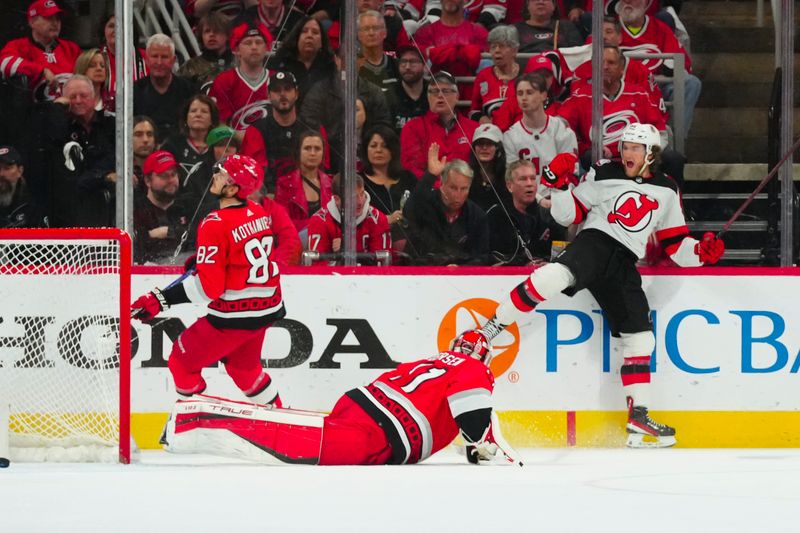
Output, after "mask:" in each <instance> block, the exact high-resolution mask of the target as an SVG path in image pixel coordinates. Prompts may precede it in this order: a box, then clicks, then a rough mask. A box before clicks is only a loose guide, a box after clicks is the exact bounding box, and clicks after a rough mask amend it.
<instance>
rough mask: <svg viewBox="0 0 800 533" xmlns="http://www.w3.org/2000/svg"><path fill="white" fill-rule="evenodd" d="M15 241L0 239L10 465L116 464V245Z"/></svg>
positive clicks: (0, 378) (3, 393)
mask: <svg viewBox="0 0 800 533" xmlns="http://www.w3.org/2000/svg"><path fill="white" fill-rule="evenodd" d="M23 239H24V237H21V238H20V240H11V239H7V238H2V239H0V301H2V302H3V304H2V311H1V312H0V318H1V319H2V322H1V323H0V364H2V368H0V385H2V389H0V400H2V401H3V402H6V403H7V404H8V405H9V414H10V417H9V440H10V445H11V459H12V460H25V461H31V460H66V461H105V460H110V461H115V460H117V453H118V449H117V447H118V445H119V435H120V433H119V428H120V413H119V366H120V357H119V354H120V349H119V319H120V316H119V315H120V308H119V298H120V283H121V259H120V243H119V242H118V241H117V240H106V239H94V240H71V241H58V240H23Z"/></svg>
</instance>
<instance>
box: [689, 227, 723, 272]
mask: <svg viewBox="0 0 800 533" xmlns="http://www.w3.org/2000/svg"><path fill="white" fill-rule="evenodd" d="M694 253H696V254H697V256H698V257H699V258H700V262H701V263H703V264H704V265H713V264H716V262H717V261H719V260H720V259H721V258H722V254H724V253H725V243H724V242H723V241H722V239H718V238H717V236H716V235H714V234H713V233H711V232H710V231H707V232H706V233H705V234H703V239H702V240H701V241H700V242H698V243H697V244H696V245H695V247H694Z"/></svg>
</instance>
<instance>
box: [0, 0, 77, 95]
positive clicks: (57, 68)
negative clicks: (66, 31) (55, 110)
mask: <svg viewBox="0 0 800 533" xmlns="http://www.w3.org/2000/svg"><path fill="white" fill-rule="evenodd" d="M63 12H64V10H63V9H61V8H60V7H59V6H58V4H56V3H55V1H54V0H36V1H35V2H33V3H32V4H31V5H30V7H28V26H29V27H30V29H31V35H30V36H28V37H21V38H19V39H13V40H11V41H9V42H7V43H6V45H5V46H4V47H3V49H2V50H0V76H2V77H3V78H11V77H12V76H15V75H22V76H27V77H28V80H29V86H30V89H31V91H32V92H33V95H34V99H36V100H38V101H43V100H55V99H56V98H58V97H59V96H61V87H62V86H63V84H64V83H66V81H67V80H68V79H69V78H70V77H71V76H72V72H73V67H74V66H75V60H76V59H78V56H79V55H80V54H81V49H80V47H79V46H78V45H77V44H75V43H73V42H72V41H67V40H66V39H60V38H59V34H60V33H61V14H62V13H63Z"/></svg>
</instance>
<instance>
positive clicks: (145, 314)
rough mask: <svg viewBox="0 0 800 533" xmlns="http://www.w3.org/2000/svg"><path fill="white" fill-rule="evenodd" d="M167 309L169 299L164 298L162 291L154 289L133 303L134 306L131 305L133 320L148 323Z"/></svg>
mask: <svg viewBox="0 0 800 533" xmlns="http://www.w3.org/2000/svg"><path fill="white" fill-rule="evenodd" d="M165 309H169V304H168V303H167V299H166V298H164V294H163V293H162V292H161V291H160V290H158V289H153V292H148V293H147V294H145V295H144V296H140V297H139V299H138V300H136V301H135V302H133V305H131V318H136V319H138V320H141V321H142V322H145V323H147V322H149V321H150V320H153V319H154V318H155V317H156V315H158V313H160V312H161V311H164V310H165Z"/></svg>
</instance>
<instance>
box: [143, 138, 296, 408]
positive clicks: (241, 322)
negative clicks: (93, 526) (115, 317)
mask: <svg viewBox="0 0 800 533" xmlns="http://www.w3.org/2000/svg"><path fill="white" fill-rule="evenodd" d="M263 180H264V172H263V169H262V167H261V166H260V165H258V164H257V163H256V162H255V161H254V160H253V159H252V158H250V157H247V156H241V155H238V154H237V155H231V156H228V158H227V159H225V161H224V163H223V164H222V166H221V168H219V170H218V172H216V173H215V174H214V177H213V183H212V186H211V189H210V191H211V193H212V194H217V195H219V197H220V208H219V209H217V210H215V211H212V212H211V213H210V214H209V215H208V216H206V218H205V219H203V221H202V222H201V223H200V226H199V228H198V230H197V255H196V256H195V258H196V267H195V268H196V273H194V275H189V276H187V277H186V278H185V279H184V280H183V281H182V282H181V283H178V284H175V285H174V286H170V287H168V288H166V289H164V290H163V291H162V290H159V289H153V291H152V292H149V293H148V294H146V295H144V296H142V297H140V298H139V299H138V300H136V301H135V302H134V303H133V305H132V308H131V315H132V316H133V317H134V318H138V319H140V320H142V321H143V322H149V321H151V320H152V319H153V318H154V317H155V316H156V315H157V314H158V313H160V312H161V311H163V310H165V309H169V308H170V306H172V305H176V304H181V303H194V304H201V305H207V306H208V314H207V315H206V316H204V317H201V318H199V319H198V320H197V322H195V323H194V324H192V325H191V326H190V327H189V328H188V329H186V330H185V331H184V332H183V333H182V334H181V336H180V337H178V340H177V341H175V343H174V344H173V345H172V352H171V353H170V356H169V361H168V366H169V369H170V372H171V373H172V377H173V379H174V381H175V388H176V390H177V392H178V394H180V395H181V396H184V397H188V396H192V395H194V394H198V393H201V392H203V391H204V390H205V389H206V382H205V380H204V379H203V376H202V374H201V372H202V370H203V368H205V367H208V366H211V365H212V364H214V363H216V362H218V361H224V364H225V371H226V372H227V373H228V375H229V376H230V377H231V379H233V381H234V383H235V384H236V386H237V387H239V389H241V391H242V392H243V393H244V395H245V396H246V397H247V398H248V399H249V401H251V402H253V403H257V404H274V405H280V397H279V396H278V390H277V387H276V386H275V385H274V384H273V383H272V380H271V379H270V377H269V375H268V374H267V373H266V372H264V370H263V369H262V367H261V349H262V345H263V343H264V334H265V333H266V330H267V328H268V327H269V326H270V324H272V323H273V322H275V321H276V320H278V319H280V318H283V316H284V315H285V314H286V311H285V309H284V306H283V299H282V296H281V284H280V274H279V273H278V266H277V264H276V263H275V262H273V261H272V258H271V252H272V244H273V233H272V229H271V228H270V226H269V223H268V217H267V215H266V213H265V212H264V209H263V208H262V207H261V206H260V205H259V204H256V203H255V202H253V201H251V200H248V199H247V197H248V195H250V194H251V193H253V192H254V191H256V190H258V189H260V188H261V185H262V183H263Z"/></svg>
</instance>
